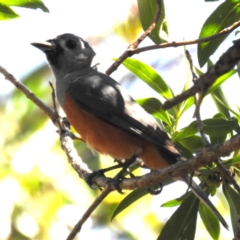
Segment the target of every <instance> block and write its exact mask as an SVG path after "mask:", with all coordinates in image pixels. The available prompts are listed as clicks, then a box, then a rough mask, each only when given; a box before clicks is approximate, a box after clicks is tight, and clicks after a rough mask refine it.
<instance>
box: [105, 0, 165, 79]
mask: <svg viewBox="0 0 240 240" xmlns="http://www.w3.org/2000/svg"><path fill="white" fill-rule="evenodd" d="M156 2H157V11H156V14H155V17H154V19H153V22H152V23H151V25H150V26H149V27H148V29H147V30H146V31H145V32H144V33H143V34H142V35H141V36H140V37H139V38H138V39H137V41H135V42H134V43H132V44H130V45H129V46H128V48H127V50H126V51H125V52H124V53H123V54H122V55H121V56H120V57H119V58H118V59H117V60H116V61H115V62H114V63H113V64H112V65H111V66H110V67H109V68H108V69H107V71H106V74H108V75H110V74H111V73H112V72H114V71H115V70H116V69H117V68H118V66H119V65H120V64H121V63H122V62H123V61H124V60H125V59H126V58H128V57H129V56H130V55H129V53H131V52H132V51H134V50H135V49H137V48H138V46H139V44H140V43H141V42H142V41H143V40H144V39H145V38H146V37H147V36H148V35H149V34H151V32H152V31H153V30H154V28H155V27H156V25H157V22H158V21H159V19H160V17H161V1H160V0H156ZM131 55H132V54H131Z"/></svg>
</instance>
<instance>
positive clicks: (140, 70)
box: [123, 58, 173, 99]
mask: <svg viewBox="0 0 240 240" xmlns="http://www.w3.org/2000/svg"><path fill="white" fill-rule="evenodd" d="M123 65H124V66H125V67H126V68H127V69H128V70H129V71H131V72H132V73H133V74H135V75H136V76H137V77H138V78H140V79H141V80H143V81H144V82H145V83H147V84H148V85H149V86H150V87H151V88H152V89H154V90H155V91H156V92H158V93H160V94H161V95H162V96H163V97H164V98H165V99H169V98H172V97H173V95H172V92H171V89H170V88H169V87H168V85H167V84H166V82H165V81H164V80H163V78H162V77H161V76H160V75H159V74H158V72H156V70H154V69H153V68H152V67H151V66H149V65H147V64H145V63H143V62H141V61H139V60H137V59H133V58H128V59H126V60H125V61H124V62H123Z"/></svg>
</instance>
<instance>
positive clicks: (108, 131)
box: [64, 96, 167, 169]
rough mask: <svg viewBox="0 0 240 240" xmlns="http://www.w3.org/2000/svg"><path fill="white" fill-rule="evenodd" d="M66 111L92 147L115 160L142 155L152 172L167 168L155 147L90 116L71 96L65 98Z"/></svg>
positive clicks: (72, 123) (73, 124) (69, 118)
mask: <svg viewBox="0 0 240 240" xmlns="http://www.w3.org/2000/svg"><path fill="white" fill-rule="evenodd" d="M64 111H65V113H66V115H67V118H68V120H69V122H70V123H71V125H72V126H73V127H74V128H75V130H76V131H77V132H78V133H79V134H80V135H81V137H82V138H83V139H84V141H86V143H87V145H88V146H89V147H90V148H92V149H94V150H96V151H98V152H100V153H102V154H107V155H110V156H111V157H113V158H115V159H129V158H131V157H132V156H133V155H138V156H139V158H141V159H142V160H143V161H144V163H145V164H146V165H147V166H148V167H150V168H152V169H157V168H163V167H165V166H167V163H166V161H165V160H164V159H163V158H162V156H161V154H160V152H159V151H158V150H157V148H156V147H155V145H153V144H151V143H149V142H147V141H145V140H142V139H141V138H139V137H136V136H134V135H131V134H130V133H128V132H126V131H124V130H122V129H120V128H118V127H115V126H112V125H110V124H108V123H106V122H104V121H103V120H101V119H99V118H97V117H95V116H93V115H92V114H90V113H87V112H86V111H84V110H82V109H81V108H80V107H79V106H78V105H77V104H76V103H75V102H74V101H73V100H72V98H71V97H69V96H66V98H65V104H64Z"/></svg>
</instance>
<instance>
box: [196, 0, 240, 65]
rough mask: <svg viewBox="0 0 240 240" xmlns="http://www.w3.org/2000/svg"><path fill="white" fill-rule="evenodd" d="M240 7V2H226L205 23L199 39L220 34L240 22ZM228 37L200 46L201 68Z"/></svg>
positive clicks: (236, 0)
mask: <svg viewBox="0 0 240 240" xmlns="http://www.w3.org/2000/svg"><path fill="white" fill-rule="evenodd" d="M239 6H240V2H239V0H227V1H224V2H223V3H222V4H221V5H220V6H218V7H217V8H216V10H215V11H214V12H213V13H212V14H211V15H210V16H209V17H208V19H207V20H206V21H205V23H204V25H203V27H202V29H201V32H200V36H199V38H204V37H208V36H211V35H214V34H216V33H219V32H220V31H221V30H223V29H224V28H227V27H229V26H231V25H232V24H233V23H234V22H237V21H239V20H240V7H239ZM228 35H229V34H225V35H223V36H221V37H218V38H216V39H214V40H211V41H209V42H204V43H200V44H198V61H199V65H200V66H201V67H202V66H203V65H204V64H205V63H206V62H207V61H208V59H209V57H210V56H211V55H212V54H213V53H214V52H215V51H216V49H217V48H218V47H219V45H220V44H221V43H222V42H223V40H224V39H225V38H226V37H227V36H228Z"/></svg>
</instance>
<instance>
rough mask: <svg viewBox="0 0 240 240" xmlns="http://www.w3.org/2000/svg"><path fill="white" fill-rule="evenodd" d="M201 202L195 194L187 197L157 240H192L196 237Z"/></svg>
mask: <svg viewBox="0 0 240 240" xmlns="http://www.w3.org/2000/svg"><path fill="white" fill-rule="evenodd" d="M198 205H199V200H198V199H197V198H196V197H195V196H194V194H193V193H190V194H188V195H187V197H186V198H185V199H184V200H183V202H182V204H181V205H180V207H179V208H178V209H177V210H176V211H175V212H174V213H173V215H172V216H171V218H170V219H169V220H168V221H167V223H166V224H165V226H164V227H163V229H162V231H161V234H160V236H159V237H158V238H157V240H166V239H171V240H185V239H188V240H192V239H194V236H195V231H196V222H197V213H198Z"/></svg>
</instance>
